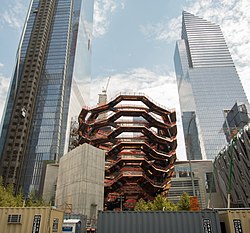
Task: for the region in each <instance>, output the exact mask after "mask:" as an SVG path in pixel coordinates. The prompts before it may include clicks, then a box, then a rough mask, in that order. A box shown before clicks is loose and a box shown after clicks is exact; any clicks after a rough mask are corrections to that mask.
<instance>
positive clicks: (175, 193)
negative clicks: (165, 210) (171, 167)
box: [169, 160, 224, 209]
mask: <svg viewBox="0 0 250 233" xmlns="http://www.w3.org/2000/svg"><path fill="white" fill-rule="evenodd" d="M191 169H192V172H193V174H194V182H195V195H196V196H197V197H198V200H199V204H200V208H201V209H204V208H207V207H208V204H209V207H210V208H216V207H217V208H221V207H224V206H223V202H222V197H221V193H220V189H219V187H218V186H217V184H216V182H215V180H214V181H213V184H212V187H213V188H215V191H214V189H213V190H212V189H211V191H212V192H211V194H210V188H209V185H208V183H207V180H206V173H210V174H211V173H212V172H213V163H212V160H191ZM181 172H187V173H190V167H189V162H188V161H176V163H175V174H176V176H175V177H174V178H173V179H172V186H171V187H170V190H169V199H170V200H171V201H174V202H176V201H177V200H179V197H180V196H179V195H181V194H182V192H187V193H188V194H189V195H190V196H192V194H193V191H192V184H191V183H192V182H191V177H190V176H188V177H181ZM214 186H215V187H214Z"/></svg>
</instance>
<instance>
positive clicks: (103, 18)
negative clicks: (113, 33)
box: [93, 0, 117, 37]
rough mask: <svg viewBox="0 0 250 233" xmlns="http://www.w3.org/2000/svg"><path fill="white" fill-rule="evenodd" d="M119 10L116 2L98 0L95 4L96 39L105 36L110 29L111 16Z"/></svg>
mask: <svg viewBox="0 0 250 233" xmlns="http://www.w3.org/2000/svg"><path fill="white" fill-rule="evenodd" d="M116 9H117V3H116V2H115V1H114V0H96V1H95V4H94V27H93V35H94V37H100V36H103V35H104V34H105V33H106V32H107V30H108V27H109V24H110V17H111V14H112V13H114V12H115V10H116Z"/></svg>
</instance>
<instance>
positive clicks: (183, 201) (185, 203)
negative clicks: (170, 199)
mask: <svg viewBox="0 0 250 233" xmlns="http://www.w3.org/2000/svg"><path fill="white" fill-rule="evenodd" d="M177 206H178V210H189V209H190V196H189V195H188V194H187V193H186V192H183V193H182V195H181V197H180V200H179V201H178V203H177Z"/></svg>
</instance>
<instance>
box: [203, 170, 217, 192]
mask: <svg viewBox="0 0 250 233" xmlns="http://www.w3.org/2000/svg"><path fill="white" fill-rule="evenodd" d="M205 187H206V192H207V193H210V192H211V193H216V188H215V182H214V178H213V173H212V172H207V173H206V183H205Z"/></svg>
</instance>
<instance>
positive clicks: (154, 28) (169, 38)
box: [139, 16, 181, 43]
mask: <svg viewBox="0 0 250 233" xmlns="http://www.w3.org/2000/svg"><path fill="white" fill-rule="evenodd" d="M173 29H174V30H173ZM139 30H140V31H141V32H142V33H143V34H144V35H145V36H146V37H147V38H148V39H156V40H164V41H166V42H169V43H170V42H173V41H176V40H178V39H179V38H180V33H181V16H179V17H177V18H172V19H170V20H164V21H161V22H159V23H156V24H150V23H149V24H146V25H140V27H139Z"/></svg>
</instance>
